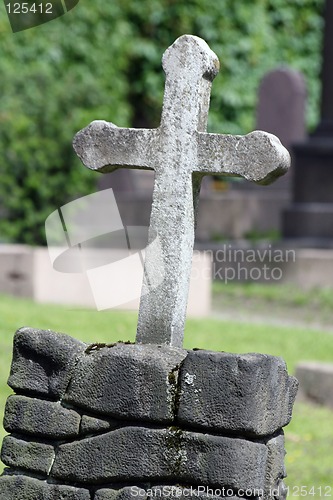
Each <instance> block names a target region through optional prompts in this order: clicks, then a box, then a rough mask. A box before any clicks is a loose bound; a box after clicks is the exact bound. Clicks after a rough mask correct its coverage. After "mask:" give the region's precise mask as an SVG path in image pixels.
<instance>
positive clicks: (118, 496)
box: [94, 486, 147, 500]
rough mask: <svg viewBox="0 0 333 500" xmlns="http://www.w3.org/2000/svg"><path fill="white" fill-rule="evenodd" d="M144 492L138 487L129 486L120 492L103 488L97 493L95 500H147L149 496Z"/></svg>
mask: <svg viewBox="0 0 333 500" xmlns="http://www.w3.org/2000/svg"><path fill="white" fill-rule="evenodd" d="M144 491H145V490H143V489H142V488H140V487H137V486H128V487H125V488H121V489H119V490H112V489H106V488H102V489H100V490H98V491H96V493H95V496H94V500H134V499H135V498H136V499H139V500H146V498H147V495H144V494H142V493H143V492H144ZM139 493H141V494H140V495H139Z"/></svg>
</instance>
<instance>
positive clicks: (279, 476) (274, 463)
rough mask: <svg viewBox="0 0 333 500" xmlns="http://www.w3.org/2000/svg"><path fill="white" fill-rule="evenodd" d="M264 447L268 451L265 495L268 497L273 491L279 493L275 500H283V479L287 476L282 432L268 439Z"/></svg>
mask: <svg viewBox="0 0 333 500" xmlns="http://www.w3.org/2000/svg"><path fill="white" fill-rule="evenodd" d="M266 446H267V449H268V457H267V473H266V476H267V482H266V487H265V490H266V495H267V497H269V494H270V493H271V492H272V491H273V490H274V491H275V492H279V493H278V494H276V495H275V497H276V500H283V499H284V495H285V486H284V483H283V479H284V478H285V477H286V476H287V473H286V467H285V464H284V458H285V455H286V451H285V448H284V433H283V431H281V432H280V433H279V434H278V435H277V436H275V437H273V438H272V439H270V440H269V441H268V442H267V443H266Z"/></svg>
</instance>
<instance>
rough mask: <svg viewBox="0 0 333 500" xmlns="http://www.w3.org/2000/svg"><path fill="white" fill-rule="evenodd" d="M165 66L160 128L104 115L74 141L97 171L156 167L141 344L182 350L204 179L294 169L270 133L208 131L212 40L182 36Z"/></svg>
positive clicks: (214, 68)
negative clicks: (125, 125)
mask: <svg viewBox="0 0 333 500" xmlns="http://www.w3.org/2000/svg"><path fill="white" fill-rule="evenodd" d="M162 64H163V69H164V71H165V74H166V82H165V92H164V100H163V110H162V117H161V124H160V126H159V127H158V128H157V129H151V130H149V129H133V128H130V129H122V128H118V127H116V126H115V125H114V124H113V123H107V122H105V121H100V120H99V121H94V122H92V123H91V124H90V125H88V127H86V128H85V129H84V130H81V131H80V132H79V133H78V134H76V136H75V138H74V142H73V145H74V149H75V151H76V153H77V154H78V156H79V157H80V158H81V160H82V162H83V163H84V164H85V165H86V166H87V167H88V168H90V169H92V170H97V171H101V172H110V171H113V170H115V169H116V168H119V167H127V168H143V169H150V170H154V171H155V183H154V192H153V204H152V211H151V217H150V228H149V243H152V241H153V240H154V239H155V236H156V234H157V236H158V238H159V243H160V250H159V252H156V248H155V247H154V248H153V245H148V247H147V249H146V259H145V273H144V282H143V288H142V295H141V302H140V311H139V321H138V334H137V342H139V343H145V344H151V343H154V344H171V345H174V346H177V347H181V346H182V339H183V332H184V324H185V316H186V305H187V296H188V289H189V280H190V272H191V262H192V254H193V243H194V229H195V224H196V212H197V206H198V200H199V192H200V184H201V180H202V178H203V176H204V175H207V174H224V175H237V176H242V177H245V178H246V179H248V180H252V181H254V182H258V183H260V184H266V183H269V182H272V181H273V180H274V179H275V178H276V177H278V176H280V175H282V174H284V173H285V172H286V171H287V169H288V167H289V164H290V157H289V154H288V152H287V150H286V149H285V148H284V147H283V146H282V145H281V143H280V141H279V140H278V139H277V138H276V137H275V136H273V135H271V134H267V133H266V132H261V131H257V132H252V133H251V134H248V135H246V136H244V137H240V136H231V135H219V134H207V133H206V129H207V118H208V110H209V100H210V91H211V84H212V81H213V79H214V78H215V76H216V75H217V73H218V71H219V61H218V58H217V56H216V54H214V52H212V51H211V50H210V48H209V47H208V45H207V44H206V42H205V41H204V40H202V39H200V38H198V37H195V36H190V35H184V36H181V37H180V38H178V39H177V40H176V41H175V42H174V43H173V44H172V45H171V47H169V48H168V49H167V50H166V51H165V53H164V55H163V60H162ZM156 253H160V254H161V255H158V256H157V255H156ZM161 256H162V259H161V258H160V257H161ZM156 262H162V264H159V265H156ZM154 276H155V277H156V276H164V278H163V281H162V284H161V285H160V286H157V287H154V286H151V285H152V284H151V277H154ZM159 283H161V281H159Z"/></svg>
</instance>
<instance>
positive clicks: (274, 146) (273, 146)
mask: <svg viewBox="0 0 333 500" xmlns="http://www.w3.org/2000/svg"><path fill="white" fill-rule="evenodd" d="M198 165H199V168H198V171H199V172H202V173H207V174H209V173H210V174H224V175H229V176H239V177H244V178H245V179H247V180H249V181H254V182H256V183H257V184H263V185H265V184H270V183H271V182H273V181H274V180H275V179H276V178H277V177H280V176H281V175H283V174H285V173H286V172H287V170H288V168H289V166H290V155H289V153H288V151H287V150H286V148H285V147H284V146H282V144H281V142H280V141H279V139H278V138H277V137H276V136H275V135H272V134H269V133H267V132H262V131H260V130H257V131H255V132H251V133H250V134H247V135H244V136H241V135H221V134H206V133H198Z"/></svg>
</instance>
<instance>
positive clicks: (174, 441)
mask: <svg viewBox="0 0 333 500" xmlns="http://www.w3.org/2000/svg"><path fill="white" fill-rule="evenodd" d="M266 462H267V447H266V446H265V445H264V444H261V443H254V442H251V441H246V440H244V439H236V438H227V437H220V436H212V435H207V434H198V433H194V432H187V431H184V432H183V431H180V430H172V428H171V429H148V428H145V427H124V428H122V429H117V430H115V431H111V432H108V433H106V434H103V435H100V436H95V437H91V438H87V439H82V440H80V441H77V442H73V443H68V444H63V445H60V446H59V448H58V450H57V453H56V457H55V461H54V464H53V467H52V470H51V472H50V476H51V477H54V478H56V479H57V480H60V481H65V482H67V481H68V482H78V483H82V484H84V483H90V484H103V483H104V484H106V483H110V482H119V481H120V482H122V481H126V482H130V483H135V482H149V481H151V480H154V481H156V480H158V479H160V480H169V481H171V482H176V481H180V482H182V483H185V484H207V485H214V484H215V485H228V486H229V487H234V488H238V489H239V488H245V489H246V488H253V489H255V488H263V489H264V487H265V475H266Z"/></svg>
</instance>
